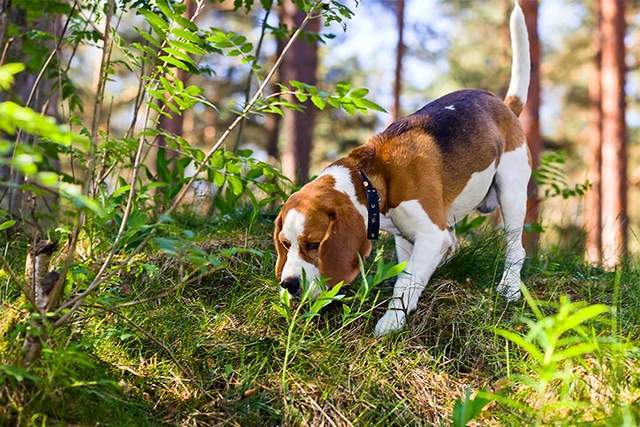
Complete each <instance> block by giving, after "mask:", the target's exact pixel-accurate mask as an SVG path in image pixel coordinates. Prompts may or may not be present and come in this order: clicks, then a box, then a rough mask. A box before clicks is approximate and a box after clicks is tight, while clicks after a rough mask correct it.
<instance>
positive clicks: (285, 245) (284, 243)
mask: <svg viewBox="0 0 640 427" xmlns="http://www.w3.org/2000/svg"><path fill="white" fill-rule="evenodd" d="M280 243H282V246H284V248H285V249H286V250H289V248H290V247H291V243H289V242H288V241H286V240H281V241H280Z"/></svg>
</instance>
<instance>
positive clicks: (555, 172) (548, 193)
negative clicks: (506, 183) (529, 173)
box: [533, 151, 591, 199]
mask: <svg viewBox="0 0 640 427" xmlns="http://www.w3.org/2000/svg"><path fill="white" fill-rule="evenodd" d="M566 161H567V155H566V153H565V152H564V151H547V152H545V153H544V154H543V155H542V159H540V166H539V167H538V169H536V170H535V171H533V178H534V179H535V181H536V183H537V184H538V185H539V186H540V188H542V190H543V192H544V193H543V194H544V198H545V199H551V198H553V197H562V198H563V199H569V198H572V197H582V196H584V194H585V193H586V192H587V190H588V189H589V187H590V186H591V184H590V183H589V182H588V181H586V182H583V183H579V184H575V185H574V186H570V185H569V183H568V182H567V174H566V171H565V164H566Z"/></svg>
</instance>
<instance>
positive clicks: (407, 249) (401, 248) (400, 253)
mask: <svg viewBox="0 0 640 427" xmlns="http://www.w3.org/2000/svg"><path fill="white" fill-rule="evenodd" d="M393 238H394V240H395V242H396V258H397V259H398V264H400V263H401V262H404V261H407V262H408V261H409V258H411V254H412V253H413V243H411V242H410V241H408V240H407V239H405V238H404V237H402V236H399V235H397V234H396V235H395V236H393Z"/></svg>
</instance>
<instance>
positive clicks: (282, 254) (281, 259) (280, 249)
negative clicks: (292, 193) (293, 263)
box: [273, 211, 287, 280]
mask: <svg viewBox="0 0 640 427" xmlns="http://www.w3.org/2000/svg"><path fill="white" fill-rule="evenodd" d="M280 231H282V211H281V212H280V213H279V214H278V217H277V218H276V221H275V228H274V230H273V245H274V246H275V247H276V252H277V253H278V260H277V261H276V279H278V280H280V279H282V277H281V276H282V269H283V268H284V263H285V262H286V261H287V249H286V248H285V247H284V245H283V244H282V243H281V242H280V239H279V238H278V235H279V234H280Z"/></svg>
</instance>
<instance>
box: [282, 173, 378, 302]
mask: <svg viewBox="0 0 640 427" xmlns="http://www.w3.org/2000/svg"><path fill="white" fill-rule="evenodd" d="M334 184H335V181H334V178H333V177H331V176H321V177H319V178H318V179H316V180H315V181H313V182H311V183H309V184H307V185H306V186H304V187H303V188H302V189H301V190H300V191H299V192H297V193H295V194H293V195H292V196H291V197H290V198H289V199H288V200H287V201H286V203H285V204H284V206H283V208H282V210H281V211H280V214H279V215H278V217H277V218H276V222H275V230H274V233H273V241H274V244H275V247H276V250H277V252H278V260H277V262H276V277H277V278H278V280H280V285H281V286H282V287H283V288H286V289H287V290H288V291H289V292H290V293H291V294H292V295H298V294H299V293H300V288H301V284H302V281H303V278H306V280H307V283H309V285H310V286H311V289H310V296H311V297H312V298H313V297H315V296H317V294H318V293H319V289H317V288H315V287H314V285H313V283H314V280H315V279H316V278H318V277H320V276H322V277H324V278H326V279H327V282H328V284H330V285H333V284H335V283H338V282H340V281H344V282H346V283H348V282H351V281H352V280H353V279H354V278H355V277H356V276H357V275H358V271H359V266H358V255H360V256H361V257H362V258H365V257H367V256H368V255H369V253H370V252H371V242H369V240H368V239H367V234H366V228H365V224H364V219H363V218H362V215H360V213H359V212H358V210H357V209H356V207H355V206H354V204H353V202H352V201H351V199H350V198H349V197H348V196H347V195H346V194H345V193H343V192H341V191H338V190H336V189H335V188H334Z"/></svg>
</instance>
